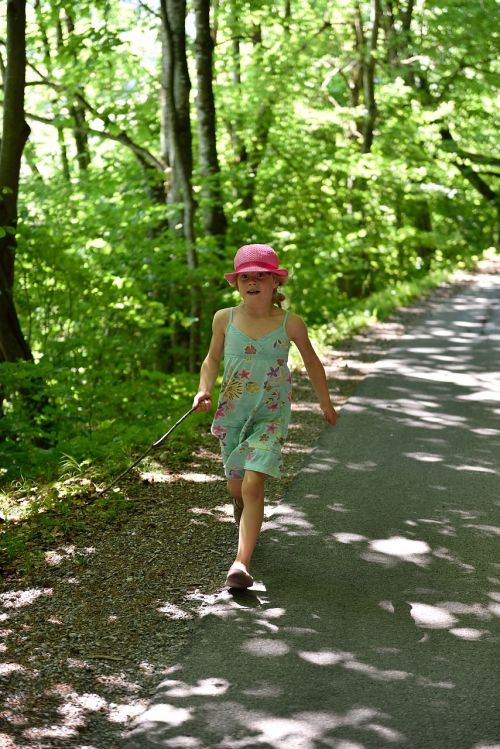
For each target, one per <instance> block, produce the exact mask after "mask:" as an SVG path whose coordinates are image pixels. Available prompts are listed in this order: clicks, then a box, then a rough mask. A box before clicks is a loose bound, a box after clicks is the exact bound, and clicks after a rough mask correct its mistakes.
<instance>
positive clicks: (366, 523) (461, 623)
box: [126, 275, 500, 749]
mask: <svg viewBox="0 0 500 749" xmlns="http://www.w3.org/2000/svg"><path fill="white" fill-rule="evenodd" d="M499 299H500V276H494V275H486V276H479V277H478V280H477V283H476V285H474V286H473V287H472V288H470V289H467V290H465V291H460V292H459V293H457V295H456V296H455V297H453V298H452V299H451V300H448V301H447V302H445V303H444V304H443V306H442V307H441V308H439V309H438V310H437V311H435V312H434V313H433V314H432V316H431V317H428V318H427V319H426V320H424V321H423V322H422V323H421V324H419V325H418V326H417V327H415V328H413V329H412V330H411V331H410V333H409V334H408V335H406V336H405V337H404V338H402V339H401V340H400V341H399V342H398V344H397V345H396V346H395V347H394V348H393V349H392V350H391V351H390V352H389V353H388V354H387V356H386V358H385V359H383V360H382V361H380V362H379V363H378V365H377V366H376V367H375V369H374V371H373V373H372V374H371V375H370V376H369V377H368V378H367V379H366V380H365V381H364V382H363V384H362V385H361V386H360V387H359V389H358V390H357V391H356V394H355V397H353V398H351V400H350V401H349V403H348V404H347V406H346V407H345V408H344V409H343V411H342V416H341V419H340V420H339V424H338V426H337V428H336V429H335V430H332V429H330V428H327V429H326V430H325V431H324V433H323V435H322V438H321V440H320V442H319V444H318V446H317V449H316V450H315V452H314V453H313V455H312V457H311V459H310V461H309V463H308V464H307V466H306V467H305V468H304V470H303V471H302V473H301V475H300V477H299V478H298V479H297V480H296V481H295V483H294V484H293V485H292V487H291V489H290V491H289V493H288V495H287V498H286V500H285V502H284V503H282V504H281V505H280V506H279V507H278V509H277V511H276V513H275V514H274V516H273V517H272V519H271V521H270V522H269V523H268V524H267V527H266V530H265V532H264V533H263V535H262V537H261V540H260V543H259V547H258V551H257V554H256V558H255V567H254V573H255V574H256V576H257V580H262V581H261V582H258V583H257V584H256V586H255V588H254V589H253V590H252V591H249V592H247V593H242V594H238V595H235V596H234V597H233V596H232V595H230V594H229V593H228V592H225V593H223V594H221V595H219V596H218V597H215V598H214V600H212V601H209V602H205V604H204V605H203V606H202V614H203V616H202V618H201V619H200V622H199V624H198V627H197V636H196V639H195V641H194V642H193V643H192V645H191V647H190V648H189V650H188V651H187V652H186V655H185V659H184V661H183V662H182V663H180V664H179V665H178V666H177V667H176V668H173V669H172V671H171V673H170V674H169V675H168V677H167V678H166V679H165V680H164V681H163V683H162V684H161V685H160V686H159V687H158V691H157V693H156V694H155V695H154V696H153V697H152V701H151V706H150V709H149V710H148V711H147V712H146V713H145V714H143V715H142V716H141V718H140V719H139V720H138V721H137V723H136V726H135V728H134V730H133V731H132V732H131V734H130V737H129V739H128V741H127V742H126V746H127V749H150V748H151V749H152V747H174V748H178V749H214V748H215V747H223V748H224V749H245V748H248V747H250V748H253V747H255V749H319V748H320V747H321V748H323V747H333V748H334V749H382V748H384V749H386V748H389V747H396V748H397V747H405V748H407V749H424V747H425V749H492V748H493V747H495V749H499V748H500V697H499V695H500V648H499V640H500V638H499V634H500V633H499V626H498V623H499V617H500V585H499V584H500V564H499V563H500V555H499V553H498V552H499V546H500V544H499V534H500V527H499V526H500V480H499V473H500V373H499V369H500V307H499Z"/></svg>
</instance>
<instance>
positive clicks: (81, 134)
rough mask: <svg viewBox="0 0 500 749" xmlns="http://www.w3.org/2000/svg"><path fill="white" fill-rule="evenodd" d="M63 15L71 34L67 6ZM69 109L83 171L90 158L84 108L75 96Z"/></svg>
mask: <svg viewBox="0 0 500 749" xmlns="http://www.w3.org/2000/svg"><path fill="white" fill-rule="evenodd" d="M64 17H65V22H66V29H67V30H68V34H69V35H70V36H71V35H72V34H73V33H74V31H75V23H74V21H73V17H72V16H71V15H70V13H69V11H68V9H67V8H65V9H64ZM61 41H62V40H61ZM73 49H74V48H73ZM73 54H74V55H75V56H76V52H73ZM79 92H80V93H83V89H82V88H79ZM69 111H70V114H71V116H72V118H73V122H74V123H75V126H74V128H73V137H74V139H75V145H76V160H77V163H78V168H79V170H80V171H81V172H84V171H86V170H87V169H88V168H89V166H90V161H91V159H90V149H89V139H88V135H87V133H86V132H85V122H86V118H85V109H84V107H83V106H82V104H81V102H80V101H78V96H76V97H75V100H74V102H73V104H71V106H70V108H69Z"/></svg>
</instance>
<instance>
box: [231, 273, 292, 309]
mask: <svg viewBox="0 0 500 749" xmlns="http://www.w3.org/2000/svg"><path fill="white" fill-rule="evenodd" d="M271 275H272V276H273V278H275V279H276V280H277V281H278V285H277V286H276V287H275V288H274V290H273V298H272V303H273V304H274V305H275V306H276V307H280V308H281V307H282V302H284V301H285V300H286V296H285V295H284V294H283V292H281V291H280V290H279V289H280V286H284V285H285V283H286V279H285V278H282V277H281V276H277V275H276V274H275V273H272V274H271ZM238 278H239V274H238V275H237V276H236V278H235V279H234V281H230V284H231V286H232V287H233V288H234V289H238V291H239V287H238Z"/></svg>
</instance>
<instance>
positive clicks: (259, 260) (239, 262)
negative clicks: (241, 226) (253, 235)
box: [224, 244, 288, 283]
mask: <svg viewBox="0 0 500 749" xmlns="http://www.w3.org/2000/svg"><path fill="white" fill-rule="evenodd" d="M259 272H264V273H274V275H276V276H281V277H282V278H286V277H287V276H288V271H287V269H286V268H280V267H279V259H278V255H277V254H276V252H275V251H274V250H273V248H272V247H271V246H270V245H268V244H245V245H243V247H240V249H239V250H238V252H237V253H236V255H235V256H234V273H224V278H225V279H226V280H227V281H229V283H234V281H235V280H236V276H237V275H238V273H259Z"/></svg>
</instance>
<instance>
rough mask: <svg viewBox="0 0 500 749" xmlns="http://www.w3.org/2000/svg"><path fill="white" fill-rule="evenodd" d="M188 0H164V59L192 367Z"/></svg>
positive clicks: (196, 297) (196, 296)
mask: <svg viewBox="0 0 500 749" xmlns="http://www.w3.org/2000/svg"><path fill="white" fill-rule="evenodd" d="M185 17H186V2H185V0H161V20H162V36H163V41H164V52H165V54H164V59H163V65H162V71H163V75H162V89H163V97H164V110H165V114H166V123H165V124H166V126H167V134H166V142H167V143H168V146H169V164H170V167H171V185H170V194H171V195H172V196H174V197H176V198H181V199H182V204H183V211H182V235H183V238H184V242H185V247H186V261H187V267H188V272H189V275H190V281H191V283H190V311H189V315H190V318H191V325H190V329H189V370H190V371H191V372H194V371H195V370H196V369H197V367H198V359H199V347H200V322H201V320H200V318H201V291H200V288H199V285H198V284H197V283H196V280H195V278H194V275H195V271H196V269H197V267H198V256H197V253H196V246H195V231H194V215H195V209H196V206H195V201H194V195H193V185H192V174H193V155H192V138H191V120H190V109H189V92H190V89H191V81H190V79H189V71H188V65H187V58H186V35H185Z"/></svg>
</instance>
